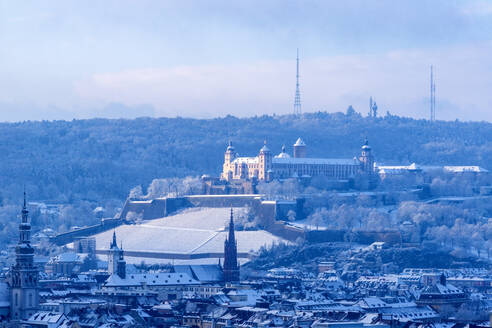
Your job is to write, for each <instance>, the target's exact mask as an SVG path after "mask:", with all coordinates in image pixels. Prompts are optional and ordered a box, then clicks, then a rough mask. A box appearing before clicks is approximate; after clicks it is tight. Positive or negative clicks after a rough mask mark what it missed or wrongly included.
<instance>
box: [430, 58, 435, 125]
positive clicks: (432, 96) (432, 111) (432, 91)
mask: <svg viewBox="0 0 492 328" xmlns="http://www.w3.org/2000/svg"><path fill="white" fill-rule="evenodd" d="M430 120H431V122H434V121H435V120H436V84H435V83H434V69H433V67H432V65H431V76H430Z"/></svg>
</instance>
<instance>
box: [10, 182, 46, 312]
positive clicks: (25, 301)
mask: <svg viewBox="0 0 492 328" xmlns="http://www.w3.org/2000/svg"><path fill="white" fill-rule="evenodd" d="M28 215H29V211H28V210H27V203H26V192H25V191H24V206H23V207H22V211H21V222H20V224H19V242H18V243H17V246H16V247H15V257H16V258H15V264H14V266H12V268H11V269H10V273H9V282H10V296H11V298H10V317H11V319H12V320H14V321H18V320H27V319H28V318H29V317H30V316H31V315H33V314H34V313H36V311H37V310H38V306H39V290H38V275H39V273H38V268H37V267H35V266H34V248H33V247H32V246H31V224H30V222H29V217H28Z"/></svg>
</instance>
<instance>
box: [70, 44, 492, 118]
mask: <svg viewBox="0 0 492 328" xmlns="http://www.w3.org/2000/svg"><path fill="white" fill-rule="evenodd" d="M491 50H492V45H491V44H490V43H480V44H475V45H469V46H466V47H465V46H461V47H448V48H445V49H443V48H440V49H427V50H401V51H391V52H387V53H385V54H382V55H350V56H332V57H318V58H311V59H308V60H302V59H301V97H302V102H303V109H304V111H315V110H327V111H343V110H345V109H346V108H347V106H348V105H353V106H354V107H355V108H356V110H358V111H360V112H362V113H364V114H365V113H366V111H367V107H368V99H369V97H370V96H373V97H374V98H375V99H376V101H377V102H378V105H379V108H380V113H384V112H386V110H389V111H390V112H391V113H393V114H399V115H404V116H413V117H427V116H428V97H429V68H430V65H431V64H434V65H435V70H436V83H437V106H438V107H437V108H438V109H437V114H436V116H437V117H438V118H440V119H448V120H453V119H455V118H459V119H462V120H472V119H473V120H477V119H487V120H492V115H491V114H490V113H489V111H488V104H490V103H492V95H491V94H490V92H489V89H490V85H492V74H491V73H492V59H491V58H490V56H488V54H489V53H490V52H491ZM294 88H295V62H294V61H265V62H258V63H254V64H247V65H223V66H222V65H201V66H178V67H171V68H144V69H134V70H125V71H121V72H116V73H99V74H94V75H92V76H91V77H90V78H88V79H86V80H83V81H79V82H77V83H76V87H75V92H76V94H77V96H78V97H79V98H80V99H81V100H82V101H83V102H95V103H100V104H109V103H120V104H124V105H126V106H133V107H134V106H139V105H140V104H149V105H150V106H153V108H155V111H153V113H155V115H157V116H178V115H179V116H193V117H214V116H223V115H227V114H233V115H237V116H249V115H256V114H263V113H266V114H272V113H290V112H291V111H292V104H293V100H294V91H295V89H294Z"/></svg>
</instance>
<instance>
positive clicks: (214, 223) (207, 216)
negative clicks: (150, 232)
mask: <svg viewBox="0 0 492 328" xmlns="http://www.w3.org/2000/svg"><path fill="white" fill-rule="evenodd" d="M230 211H231V209H230V208H210V207H208V208H207V207H202V208H190V209H186V210H184V211H181V212H180V213H178V214H176V215H172V216H167V217H164V218H161V219H155V220H150V221H146V222H145V224H147V225H155V226H164V227H174V228H194V229H205V230H222V229H224V228H225V227H226V225H228V224H229V217H230ZM233 211H234V215H235V216H237V215H240V214H242V213H243V212H244V211H245V209H244V208H242V207H236V208H233Z"/></svg>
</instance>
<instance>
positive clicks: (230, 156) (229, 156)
mask: <svg viewBox="0 0 492 328" xmlns="http://www.w3.org/2000/svg"><path fill="white" fill-rule="evenodd" d="M235 158H236V150H235V149H234V146H233V145H232V141H229V145H228V146H227V150H226V152H225V154H224V167H223V169H222V172H227V173H226V175H225V176H223V177H222V178H223V179H224V180H227V181H230V180H232V170H231V163H232V162H233V161H234V159H235Z"/></svg>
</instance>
